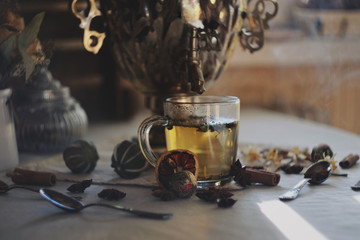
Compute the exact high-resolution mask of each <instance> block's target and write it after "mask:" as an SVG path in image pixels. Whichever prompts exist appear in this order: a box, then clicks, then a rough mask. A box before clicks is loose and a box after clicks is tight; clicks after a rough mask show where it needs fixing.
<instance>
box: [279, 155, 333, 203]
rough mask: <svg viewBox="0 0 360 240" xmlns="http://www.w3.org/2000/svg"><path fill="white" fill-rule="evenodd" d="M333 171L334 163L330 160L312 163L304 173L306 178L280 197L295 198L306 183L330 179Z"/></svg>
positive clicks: (318, 182) (284, 199) (285, 198)
mask: <svg viewBox="0 0 360 240" xmlns="http://www.w3.org/2000/svg"><path fill="white" fill-rule="evenodd" d="M332 171H333V169H332V165H331V163H330V162H328V161H318V162H316V163H314V164H312V165H310V166H309V167H308V168H307V170H306V171H305V173H304V179H303V180H301V181H300V182H299V183H298V184H296V185H295V186H294V187H293V188H292V189H290V190H289V191H287V192H285V193H284V194H282V195H280V196H279V199H280V200H282V201H287V200H293V199H295V198H296V197H297V196H298V195H299V193H300V191H301V189H302V188H303V187H304V186H305V185H306V183H308V182H309V183H311V184H315V185H317V184H320V183H322V182H324V181H325V180H326V179H328V177H329V176H330V175H331V173H332Z"/></svg>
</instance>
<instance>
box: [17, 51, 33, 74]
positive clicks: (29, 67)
mask: <svg viewBox="0 0 360 240" xmlns="http://www.w3.org/2000/svg"><path fill="white" fill-rule="evenodd" d="M19 52H20V55H21V57H22V61H23V63H24V67H25V81H26V80H28V79H29V77H30V75H31V73H32V72H33V71H34V68H35V62H34V60H33V59H32V58H31V56H30V55H29V54H27V53H26V49H25V50H24V49H21V48H19Z"/></svg>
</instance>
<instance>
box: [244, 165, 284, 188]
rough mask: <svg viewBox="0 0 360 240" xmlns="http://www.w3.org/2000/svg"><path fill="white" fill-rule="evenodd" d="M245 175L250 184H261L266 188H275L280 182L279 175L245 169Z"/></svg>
mask: <svg viewBox="0 0 360 240" xmlns="http://www.w3.org/2000/svg"><path fill="white" fill-rule="evenodd" d="M246 174H247V175H248V179H249V180H250V182H251V183H262V184H264V185H268V186H276V185H278V183H279V182H280V174H278V173H272V172H267V171H259V170H255V169H250V168H246Z"/></svg>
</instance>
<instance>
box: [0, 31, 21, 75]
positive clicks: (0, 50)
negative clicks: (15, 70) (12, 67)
mask: <svg viewBox="0 0 360 240" xmlns="http://www.w3.org/2000/svg"><path fill="white" fill-rule="evenodd" d="M19 35H20V34H19V33H16V34H13V35H11V36H10V37H8V38H7V39H5V40H4V41H3V42H2V43H1V44H0V59H1V64H0V67H1V69H3V68H6V65H8V64H10V62H11V56H12V54H13V52H14V49H15V47H16V44H17V42H18V39H19Z"/></svg>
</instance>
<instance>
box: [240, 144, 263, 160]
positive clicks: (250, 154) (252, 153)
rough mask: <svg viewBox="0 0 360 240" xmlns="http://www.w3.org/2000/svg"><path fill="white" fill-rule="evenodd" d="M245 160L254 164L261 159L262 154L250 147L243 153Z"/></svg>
mask: <svg viewBox="0 0 360 240" xmlns="http://www.w3.org/2000/svg"><path fill="white" fill-rule="evenodd" d="M243 154H244V158H245V160H246V161H248V162H253V161H255V160H259V159H260V158H261V155H260V153H258V152H257V151H256V150H254V149H253V148H252V147H250V148H249V149H248V150H247V151H246V152H243Z"/></svg>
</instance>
